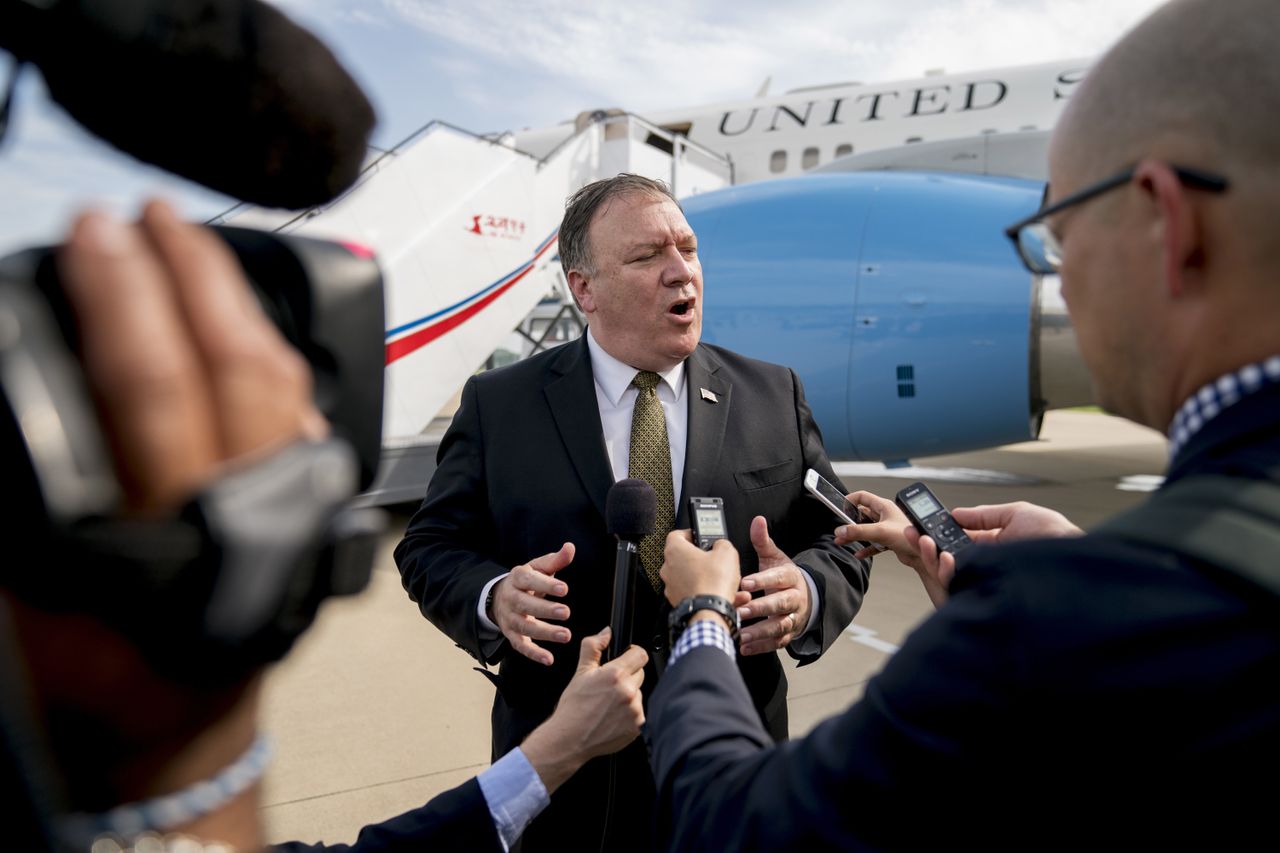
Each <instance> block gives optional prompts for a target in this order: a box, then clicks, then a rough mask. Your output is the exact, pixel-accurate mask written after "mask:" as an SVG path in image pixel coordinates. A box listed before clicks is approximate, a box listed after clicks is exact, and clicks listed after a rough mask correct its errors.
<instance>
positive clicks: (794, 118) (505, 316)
mask: <svg viewBox="0 0 1280 853" xmlns="http://www.w3.org/2000/svg"><path fill="white" fill-rule="evenodd" d="M1087 65H1088V63H1087V61H1085V60H1078V59H1076V60H1067V61H1062V62H1053V63H1045V64H1042V65H1034V66H1027V67H1020V68H1009V69H1000V70H994V71H983V72H974V73H969V74H953V75H944V74H929V75H927V76H925V77H922V78H920V79H916V80H908V81H901V82H891V83H883V84H875V85H861V84H854V83H844V84H837V85H832V86H821V87H814V88H807V89H801V90H796V91H793V92H789V93H787V94H784V95H778V96H766V95H762V96H760V97H757V98H754V99H751V100H746V101H741V102H734V103H727V104H715V105H710V106H706V107H693V108H688V109H682V110H672V111H669V112H661V113H657V114H653V115H651V116H648V117H640V116H636V115H634V114H631V113H627V112H624V111H621V110H617V109H600V110H588V111H584V112H583V113H581V114H579V116H578V117H577V118H576V119H574V120H571V121H566V122H563V123H561V124H557V125H554V126H551V127H548V128H544V129H536V130H523V131H519V132H515V133H506V134H502V135H496V136H495V135H488V136H477V135H475V134H471V133H469V132H467V131H464V130H461V129H459V128H456V127H453V126H451V125H448V124H446V123H443V122H432V123H430V124H428V125H426V126H425V127H423V128H422V129H421V130H419V131H418V132H417V133H415V134H414V135H412V136H411V137H410V138H409V139H407V140H405V141H404V142H403V143H401V144H399V145H397V146H395V147H394V148H392V149H391V150H389V151H385V152H376V154H373V155H371V158H370V161H369V163H368V166H367V167H366V169H365V171H364V173H363V175H362V176H361V178H360V180H359V181H358V182H357V184H356V185H355V186H354V187H353V188H352V189H351V190H349V191H348V192H346V193H345V194H344V195H342V196H341V197H339V198H338V199H336V200H335V201H333V202H331V203H329V204H327V205H325V206H323V207H319V208H315V209H312V210H309V211H307V212H305V213H303V214H284V213H281V212H279V211H266V210H261V209H256V208H250V207H245V206H240V207H237V208H233V209H232V210H230V211H228V212H227V213H225V214H223V215H222V216H219V217H217V218H216V219H214V220H213V222H214V223H215V224H231V225H244V226H249V227H259V228H262V227H265V228H270V229H277V230H281V231H286V232H294V233H299V234H303V235H310V236H317V237H330V238H340V239H344V240H353V241H356V242H359V243H361V244H364V245H366V246H369V247H371V248H373V249H374V250H375V251H376V252H377V255H378V258H379V261H380V263H381V264H382V266H383V270H384V274H385V277H386V287H387V293H386V295H387V299H386V303H387V320H386V364H387V374H386V380H387V390H386V397H385V400H386V402H385V410H384V423H383V435H384V442H383V443H384V451H383V463H382V473H381V474H380V476H379V481H378V482H377V483H375V485H374V487H373V489H372V490H371V492H370V495H371V499H375V500H377V501H380V502H392V501H401V500H416V499H418V498H420V497H421V496H422V494H423V492H424V490H425V484H426V482H427V479H428V478H429V476H430V473H431V471H433V470H434V456H435V448H436V445H437V444H438V439H439V427H438V425H437V428H436V429H434V430H433V429H432V421H433V419H435V418H436V417H437V415H439V414H441V412H442V409H444V410H445V411H446V412H447V411H448V409H449V405H450V403H451V400H452V399H453V398H454V397H455V395H456V393H457V391H458V390H459V389H460V388H461V386H462V384H463V382H464V381H465V380H466V378H467V377H468V376H470V375H471V374H472V373H474V372H475V371H476V370H478V369H480V368H481V367H482V366H484V365H485V364H486V362H490V363H492V362H493V361H494V360H495V359H494V358H493V357H494V354H495V350H499V348H500V347H502V346H504V344H505V346H506V347H507V348H512V347H515V348H518V349H523V350H528V349H529V346H527V345H517V344H512V343H510V339H511V335H512V332H513V330H521V331H523V333H524V334H525V336H526V337H527V338H528V339H529V340H530V341H533V340H534V339H535V338H536V337H538V335H539V326H547V325H550V326H551V329H550V332H551V334H550V335H549V336H547V335H543V337H545V338H546V339H547V340H557V339H563V338H564V337H566V336H568V335H569V334H571V333H572V332H571V331H569V330H566V329H565V326H566V325H568V326H571V327H572V326H575V325H580V320H581V318H580V317H577V316H576V314H575V312H574V310H573V309H572V307H571V302H570V300H569V298H568V294H567V288H566V287H565V285H564V282H563V278H562V276H561V273H560V269H559V264H558V256H557V253H556V236H557V228H558V225H559V221H560V217H561V214H562V212H563V208H564V200H565V198H566V197H568V196H569V195H570V194H571V193H572V192H573V191H575V190H576V189H578V188H579V187H581V186H583V185H585V184H586V183H589V182H590V181H593V180H597V179H599V178H602V177H606V176H611V175H614V174H617V173H618V172H624V171H627V172H636V173H640V174H644V175H648V176H650V177H656V178H661V179H664V180H666V181H667V182H668V184H669V185H670V186H671V187H672V188H673V190H674V191H675V193H676V194H677V195H678V196H679V197H681V198H682V199H683V200H685V201H686V208H687V212H688V214H689V217H690V220H691V222H692V223H693V225H694V227H695V229H696V230H698V231H699V233H700V234H702V236H703V238H704V239H703V241H702V247H701V248H702V254H703V265H704V272H705V277H706V280H707V282H708V284H707V287H708V313H707V315H706V318H705V321H704V323H705V326H704V330H705V331H704V337H705V339H707V340H709V341H712V342H717V343H725V344H727V345H730V346H732V347H733V348H735V349H738V350H740V351H744V352H746V353H748V354H753V355H757V356H759V357H762V358H768V359H770V360H773V361H778V362H781V363H785V364H789V365H792V366H794V367H795V368H796V369H797V371H798V372H799V373H800V375H801V377H802V379H804V380H805V382H806V387H807V390H808V395H809V399H810V402H811V405H812V406H813V409H814V412H815V416H816V417H817V418H818V421H819V424H820V426H821V427H822V429H823V432H824V435H825V437H826V440H827V443H828V446H829V449H830V450H831V452H832V455H833V457H835V458H841V457H843V458H847V459H876V460H886V459H888V460H897V459H905V458H906V457H907V456H910V455H919V454H925V453H936V452H943V451H948V450H959V449H965V448H974V447H982V446H991V445H994V444H998V443H1003V442H1006V441H1014V440H1019V439H1022V440H1025V439H1030V438H1034V437H1035V433H1036V432H1037V431H1038V425H1039V417H1040V415H1041V414H1042V413H1043V411H1044V409H1045V408H1046V407H1048V406H1051V405H1052V406H1057V405H1077V404H1079V403H1080V402H1082V401H1084V400H1086V399H1087V396H1088V392H1087V390H1086V387H1085V386H1084V385H1082V383H1083V382H1084V381H1085V380H1084V379H1083V373H1082V372H1080V371H1078V370H1076V368H1075V366H1074V365H1075V362H1076V361H1078V359H1075V358H1074V350H1073V346H1072V342H1071V340H1070V331H1069V326H1067V325H1066V323H1065V319H1064V317H1063V316H1062V312H1061V310H1060V309H1061V306H1060V303H1059V302H1055V294H1056V287H1055V285H1054V283H1053V282H1042V281H1038V280H1036V281H1033V280H1031V279H1030V277H1029V276H1028V274H1027V273H1026V272H1025V271H1024V270H1022V268H1021V266H1020V265H1019V264H1018V262H1017V260H1016V258H1015V257H1014V255H1013V253H1012V251H1011V250H1010V249H1009V247H1008V246H1007V245H1004V243H1003V240H1004V238H1003V236H1002V235H1000V234H999V233H998V227H997V226H998V225H999V224H1001V222H999V221H997V220H999V219H1001V218H1003V220H1002V221H1012V220H1014V219H1016V218H1018V216H1020V215H1022V214H1024V213H1025V212H1028V211H1030V210H1031V209H1033V208H1034V207H1035V205H1036V204H1037V203H1038V202H1039V198H1040V194H1041V182H1042V181H1043V179H1044V175H1045V168H1046V167H1045V156H1044V154H1045V146H1046V140H1047V136H1048V131H1049V129H1050V128H1051V127H1052V126H1053V124H1054V122H1055V121H1056V120H1057V117H1058V115H1059V113H1060V112H1061V109H1062V107H1063V105H1064V104H1065V102H1066V100H1067V99H1068V98H1069V97H1070V94H1071V91H1072V89H1073V87H1074V86H1076V85H1077V84H1078V83H1079V82H1080V80H1081V79H1083V76H1084V73H1085V70H1086V68H1087ZM895 169H896V170H904V171H909V172H912V173H925V172H928V173H930V174H933V175H934V176H935V180H934V181H933V183H934V184H936V186H934V185H931V184H930V183H929V182H928V181H926V182H924V183H920V181H919V180H918V178H919V176H918V175H916V176H911V175H898V176H893V175H889V174H887V173H886V172H885V171H884V170H895ZM866 170H875V171H866ZM835 172H864V174H861V175H855V176H851V175H839V174H833V173H835ZM938 172H950V173H956V174H957V175H969V176H971V177H965V178H961V177H955V178H954V179H950V180H948V181H943V182H941V183H938V182H937V180H936V174H937V173H938ZM797 176H802V177H797ZM980 176H984V177H980ZM779 179H783V180H779ZM746 184H753V185H755V186H747V187H744V186H742V185H746ZM872 200H874V202H875V203H874V204H872ZM889 200H893V203H892V204H890V203H889ZM913 211H915V212H918V213H920V214H924V213H926V212H929V211H931V212H932V213H933V214H934V215H933V216H932V222H933V226H932V227H934V228H935V229H939V230H940V231H942V232H947V233H953V237H952V238H949V239H947V240H946V241H945V245H944V246H942V247H940V246H939V244H937V241H935V240H921V239H920V234H919V232H918V231H917V230H916V229H915V228H914V227H913V225H912V222H913V216H914V214H913ZM944 214H945V215H944ZM886 216H887V217H888V219H887V220H886V221H881V219H883V218H884V217H886ZM993 216H994V217H996V218H995V219H992V217H993ZM895 217H896V219H895ZM925 218H928V217H925ZM895 222H896V223H897V224H896V225H895ZM835 223H844V225H846V226H847V228H845V227H840V228H835V229H834V230H833V228H832V226H833V225H834V224H835ZM979 223H982V226H983V227H984V228H986V229H987V231H989V232H990V233H987V231H984V232H982V233H972V231H973V229H974V228H975V226H976V225H977V224H979ZM935 236H936V235H935ZM762 252H763V254H762ZM873 256H874V257H873ZM910 256H914V257H915V258H916V259H918V260H919V261H920V262H922V263H923V266H918V267H917V268H914V269H912V270H910V271H906V272H904V271H903V269H902V268H896V269H897V272H895V266H894V263H893V259H894V258H899V257H910ZM815 259H817V260H820V263H818V265H817V266H816V267H813V268H811V267H810V265H809V262H810V261H814V260H815ZM748 261H749V263H748ZM780 262H781V263H785V264H788V265H789V266H790V269H789V275H788V282H789V285H788V287H787V288H784V287H780V286H779V281H778V279H776V278H774V279H770V280H767V281H764V282H761V281H756V280H753V279H752V278H751V273H750V272H745V274H744V271H749V270H753V269H754V270H760V269H775V268H776V267H777V264H778V263H780ZM940 271H946V272H947V276H943V277H940ZM873 276H874V277H876V278H875V281H874V282H873V281H872V277H873ZM945 277H954V278H956V279H960V278H963V279H964V280H965V281H966V282H967V283H966V285H965V286H966V288H967V289H966V291H965V293H964V294H957V292H956V291H955V288H954V287H952V288H950V289H948V286H947V285H946V282H944V281H942V278H945ZM797 282H803V283H804V287H800V286H799V285H798V284H797ZM886 287H887V289H886ZM762 294H764V296H763V298H762ZM904 300H905V301H904ZM978 305H983V306H985V309H984V311H985V313H986V317H985V319H984V316H983V315H981V314H979V315H975V313H974V310H973V309H974V307H975V306H978ZM904 306H905V307H904ZM997 309H998V310H997ZM531 314H532V315H533V316H532V317H531ZM997 314H999V315H1000V316H999V317H996V315H997ZM948 318H951V319H953V320H955V321H956V322H953V323H950V324H949V325H950V328H949V332H948V333H945V334H944V333H943V332H944V330H947V329H948V323H947V319H948ZM566 321H567V322H566ZM575 321H576V322H575ZM987 321H992V322H987ZM823 322H825V323H827V324H830V323H832V322H834V323H835V325H834V326H830V325H822V324H823ZM957 323H959V324H960V325H957ZM975 323H976V325H977V326H983V327H988V330H987V331H985V332H979V331H976V329H975ZM819 327H821V328H819ZM762 330H768V331H769V334H767V335H762V334H760V332H761V331H762ZM912 330H914V331H912ZM922 330H926V331H927V332H928V333H927V334H925V332H924V331H922ZM956 331H960V332H961V333H962V334H961V335H960V336H959V337H957V336H956V334H955V332H956ZM819 332H820V334H819ZM877 336H879V337H877ZM881 338H883V339H881ZM820 340H826V341H828V342H829V343H830V346H825V347H819V346H818V344H819V342H820ZM539 343H540V344H541V343H545V341H543V340H539ZM1010 347H1013V348H1014V350H1015V351H1012V352H1011V350H1010ZM522 354H527V353H522ZM511 357H514V356H511ZM966 359H967V360H968V361H969V365H970V367H971V368H973V369H977V370H979V371H982V370H989V371H990V378H991V381H989V382H985V383H980V384H982V385H984V386H988V387H989V388H990V389H996V390H998V391H999V392H1000V393H999V394H994V392H993V394H994V396H993V394H988V395H986V396H987V397H989V398H990V399H983V395H977V396H976V397H975V398H974V399H970V400H968V401H966V403H965V412H966V414H961V413H958V412H957V410H956V408H957V404H958V400H957V398H955V396H954V394H953V393H951V392H952V391H954V386H953V387H948V386H947V385H946V384H945V383H944V384H939V383H936V382H935V381H934V380H935V374H934V373H933V371H932V368H931V367H930V365H935V364H936V365H939V366H944V368H945V366H948V365H949V366H951V367H954V365H956V364H958V363H962V362H964V361H965V360H966ZM873 365H874V366H875V371H871V368H872V366H873ZM1010 365H1020V368H1019V369H1014V370H1010V369H1009V368H1010ZM869 371H871V372H869ZM946 374H947V371H946V369H943V370H941V371H938V373H937V375H936V376H937V377H938V378H940V377H942V376H945V375H946ZM978 375H982V374H981V373H979V374H978ZM904 376H906V377H909V378H911V377H914V380H913V381H910V382H908V381H905V380H904V379H903V377H904ZM954 379H955V377H952V378H951V380H949V381H952V382H954ZM908 391H909V395H908ZM908 401H909V402H908ZM873 402H874V403H875V404H876V407H877V408H878V410H879V411H878V414H877V416H876V418H874V419H872V418H869V417H868V416H867V411H868V409H867V407H868V406H869V405H871V404H872V403H873Z"/></svg>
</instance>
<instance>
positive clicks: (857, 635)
mask: <svg viewBox="0 0 1280 853" xmlns="http://www.w3.org/2000/svg"><path fill="white" fill-rule="evenodd" d="M844 632H845V633H846V634H848V635H849V639H850V640H853V641H854V642H855V643H861V644H862V645H864V646H868V647H870V648H873V649H875V650H876V651H878V652H884V653H885V654H886V655H891V654H893V653H894V652H896V651H897V650H898V647H897V646H895V645H894V644H893V643H887V642H885V641H884V640H881V639H878V638H877V637H876V632H875V631H872V630H871V629H870V628H864V627H862V626H861V625H850V626H849V627H848V628H845V629H844Z"/></svg>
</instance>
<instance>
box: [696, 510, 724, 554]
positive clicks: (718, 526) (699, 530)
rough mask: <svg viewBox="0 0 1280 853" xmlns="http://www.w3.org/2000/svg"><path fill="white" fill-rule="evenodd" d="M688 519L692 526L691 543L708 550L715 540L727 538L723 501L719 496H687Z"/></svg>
mask: <svg viewBox="0 0 1280 853" xmlns="http://www.w3.org/2000/svg"><path fill="white" fill-rule="evenodd" d="M689 521H690V524H691V526H692V527H693V544H695V545H697V546H698V547H699V548H701V549H702V550H704V551H710V550H711V546H712V545H714V544H715V543H716V541H717V540H719V539H728V538H729V525H728V524H726V523H725V520H724V501H723V500H721V499H720V498H689Z"/></svg>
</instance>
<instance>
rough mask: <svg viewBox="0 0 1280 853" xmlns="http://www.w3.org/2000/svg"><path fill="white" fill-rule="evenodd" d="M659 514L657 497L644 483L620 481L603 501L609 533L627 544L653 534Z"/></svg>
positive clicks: (627, 480) (630, 480)
mask: <svg viewBox="0 0 1280 853" xmlns="http://www.w3.org/2000/svg"><path fill="white" fill-rule="evenodd" d="M657 514H658V496H657V495H655V494H654V493H653V487H652V486H650V485H649V484H648V483H646V482H645V481H644V480H637V479H634V478H629V479H626V480H619V481H618V482H616V483H614V484H613V487H612V488H610V489H609V494H608V496H607V497H606V498H605V501H604V515H605V520H606V522H607V523H608V525H609V532H610V533H612V534H613V535H614V536H617V537H618V538H619V539H625V540H627V541H628V542H638V541H639V540H641V539H643V538H644V537H645V536H648V535H649V534H650V533H652V532H653V525H654V519H655V517H656V516H657Z"/></svg>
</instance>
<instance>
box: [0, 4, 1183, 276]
mask: <svg viewBox="0 0 1280 853" xmlns="http://www.w3.org/2000/svg"><path fill="white" fill-rule="evenodd" d="M274 2H276V5H278V6H280V7H281V8H283V9H284V10H285V11H286V12H287V13H288V14H290V15H291V16H293V17H294V18H295V19H296V20H298V21H299V22H300V23H303V24H304V25H306V26H308V27H309V28H311V29H312V30H313V31H314V32H316V33H317V34H318V35H319V36H320V37H321V38H322V39H324V40H325V41H326V42H327V43H328V44H329V45H330V46H331V47H332V48H333V50H334V52H335V53H337V54H338V56H339V58H340V59H342V60H343V62H344V63H345V64H346V65H347V67H348V68H349V69H350V70H351V72H352V74H353V75H354V76H355V77H356V79H357V80H358V81H359V82H360V83H361V85H363V86H364V88H365V90H366V91H367V92H368V93H369V95H370V98H371V100H372V101H373V102H374V105H375V107H376V109H377V111H378V115H379V125H378V129H377V131H376V132H375V135H374V143H375V144H378V145H383V146H386V145H391V144H393V143H395V142H397V141H399V140H400V139H402V138H404V137H405V136H408V135H409V134H410V133H412V132H413V131H414V130H416V129H417V128H418V127H420V126H421V125H423V124H425V123H426V122H428V121H429V120H431V119H435V118H439V119H444V120H446V121H449V122H451V123H453V124H457V125H461V126H462V127H466V128H469V129H471V130H474V131H477V132H487V131H501V130H508V129H519V128H524V127H542V126H547V125H551V124H555V123H557V122H559V121H562V120H565V119H570V118H572V117H573V116H575V115H577V114H578V113H579V112H580V111H582V110H584V109H592V108H597V107H623V108H625V109H628V110H630V111H632V112H636V113H640V114H641V115H643V114H645V113H646V112H656V111H658V110H662V109H670V108H675V107H684V106H696V105H698V104H704V103H714V102H717V101H725V100H738V99H742V98H748V97H751V96H752V95H754V94H755V93H756V92H757V91H758V90H759V89H760V87H761V85H762V84H763V83H764V81H765V80H766V79H768V80H770V92H772V93H775V94H777V93H781V92H784V91H786V90H787V89H792V88H796V87H800V86H812V85H819V84H824V83H835V82H844V81H851V80H858V81H862V82H865V83H872V82H880V81H888V80H895V79H901V78H911V77H918V76H921V75H922V74H923V73H924V72H925V71H926V70H930V69H945V70H946V71H948V72H958V71H969V70H976V69H984V68H998V67H1003V66H1009V65H1020V64H1027V63H1033V62H1042V61H1047V60H1053V59H1066V58H1074V57H1089V56H1093V55H1095V54H1097V53H1098V52H1100V51H1102V50H1104V49H1105V48H1106V47H1107V46H1108V45H1110V44H1111V43H1112V42H1114V41H1115V39H1116V38H1118V37H1119V36H1120V35H1121V34H1122V33H1123V32H1124V31H1125V30H1126V29H1127V28H1128V27H1130V26H1132V25H1133V24H1134V23H1136V22H1137V21H1138V20H1140V19H1141V18H1142V17H1143V16H1144V15H1145V14H1147V13H1148V12H1149V11H1150V10H1151V9H1153V8H1155V7H1156V6H1159V5H1160V3H1161V0H801V2H797V3H790V4H784V3H778V2H775V0H701V2H698V0H692V2H691V0H597V2H594V3H588V2H584V0H541V2H536V3H533V2H527V0H274ZM4 73H6V74H7V72H4ZM0 79H3V80H4V82H7V78H0ZM135 96H140V95H135ZM15 110H16V112H15V115H14V117H13V120H12V124H11V126H10V129H9V138H7V139H5V140H4V142H3V144H2V145H0V252H6V251H11V250H13V249H16V248H19V247H21V246H22V245H25V244H29V243H32V242H36V241H43V242H48V241H52V240H56V239H57V236H58V235H59V234H60V233H61V231H62V230H63V229H64V228H65V224H66V222H67V220H68V218H69V217H70V215H71V213H72V211H74V210H75V209H77V208H79V207H82V206H84V205H85V204H87V203H95V204H104V205H107V206H110V207H113V208H115V209H117V210H121V211H124V212H131V211H133V210H134V209H135V208H136V205H137V203H138V200H139V199H140V198H142V197H144V196H145V195H147V194H152V193H156V192H159V193H162V194H165V195H168V196H169V197H171V198H175V199H177V200H178V201H179V203H180V204H181V206H182V207H183V208H184V210H185V211H186V212H187V213H188V214H189V215H191V216H193V217H199V218H203V217H207V216H209V215H212V214H214V213H216V212H218V211H219V210H221V209H223V208H224V207H226V206H228V205H229V204H230V201H229V200H227V199H224V198H221V197H217V196H214V195H213V194H211V193H207V192H203V191H200V190H198V188H193V187H191V186H190V185H186V184H183V183H182V182H180V181H177V180H175V179H170V178H168V177H167V176H165V175H163V174H162V173H159V172H157V171H156V170H153V169H149V168H145V167H141V166H139V165H138V164H137V163H136V162H135V161H132V160H130V159H129V158H127V157H125V156H123V155H118V154H116V153H114V152H113V151H111V150H110V149H109V148H107V147H106V146H105V145H102V144H100V143H97V142H96V141H94V140H93V139H92V138H91V137H89V136H88V135H87V134H85V133H84V132H83V131H80V130H79V128H78V127H77V126H76V124H75V123H74V122H73V121H71V120H70V119H68V118H67V117H66V116H65V114H63V113H62V112H61V110H59V109H58V107H57V106H56V105H53V104H51V103H50V102H49V101H48V98H47V97H46V95H45V93H44V90H43V87H42V85H41V84H40V81H39V78H38V75H34V74H28V75H26V76H25V77H24V79H23V81H22V85H21V86H20V87H19V99H18V102H17V104H16V107H15Z"/></svg>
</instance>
